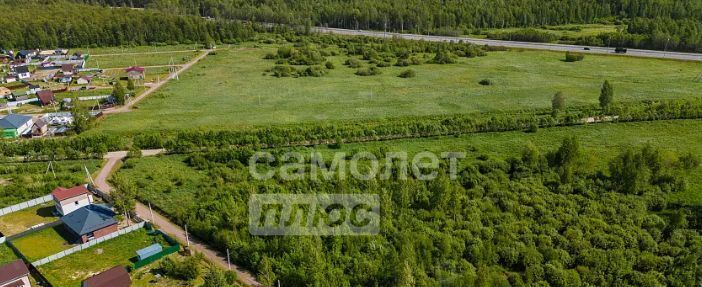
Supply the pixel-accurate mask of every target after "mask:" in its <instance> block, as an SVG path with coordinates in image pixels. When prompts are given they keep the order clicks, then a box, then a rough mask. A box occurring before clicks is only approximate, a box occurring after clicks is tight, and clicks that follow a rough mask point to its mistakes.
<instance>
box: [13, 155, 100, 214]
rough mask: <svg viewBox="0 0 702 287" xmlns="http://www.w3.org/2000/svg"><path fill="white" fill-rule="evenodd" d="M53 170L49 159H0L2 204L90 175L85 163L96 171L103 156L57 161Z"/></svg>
mask: <svg viewBox="0 0 702 287" xmlns="http://www.w3.org/2000/svg"><path fill="white" fill-rule="evenodd" d="M52 165H53V168H54V172H55V173H56V176H54V173H52V172H51V170H49V169H47V168H48V163H46V162H37V163H0V208H2V207H6V206H10V205H13V204H17V203H20V202H24V201H27V200H30V199H34V198H37V197H40V196H44V195H47V194H49V193H51V191H53V190H54V188H56V187H57V186H63V187H72V186H75V185H78V184H85V183H86V182H88V179H87V177H86V175H85V170H84V169H83V167H84V166H85V167H87V168H88V170H90V172H95V171H97V170H98V169H99V168H100V166H101V165H102V161H101V160H72V161H56V162H54V163H53V164H52Z"/></svg>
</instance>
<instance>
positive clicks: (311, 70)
mask: <svg viewBox="0 0 702 287" xmlns="http://www.w3.org/2000/svg"><path fill="white" fill-rule="evenodd" d="M326 73H327V71H325V70H324V69H323V68H322V67H321V66H311V67H307V69H305V71H304V73H303V75H302V76H306V77H321V76H324V75H325V74H326Z"/></svg>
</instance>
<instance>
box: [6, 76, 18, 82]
mask: <svg viewBox="0 0 702 287" xmlns="http://www.w3.org/2000/svg"><path fill="white" fill-rule="evenodd" d="M14 82H17V76H6V77H5V83H6V84H9V83H14Z"/></svg>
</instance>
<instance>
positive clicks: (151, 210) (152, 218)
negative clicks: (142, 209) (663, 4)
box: [149, 201, 155, 224]
mask: <svg viewBox="0 0 702 287" xmlns="http://www.w3.org/2000/svg"><path fill="white" fill-rule="evenodd" d="M149 213H150V214H151V223H152V224H155V223H154V222H155V221H154V211H153V209H151V201H149Z"/></svg>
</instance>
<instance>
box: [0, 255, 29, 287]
mask: <svg viewBox="0 0 702 287" xmlns="http://www.w3.org/2000/svg"><path fill="white" fill-rule="evenodd" d="M31 286H32V284H31V282H30V281H29V269H27V265H25V264H24V261H22V260H21V259H18V260H15V261H12V262H11V263H8V264H5V265H2V266H0V287H31Z"/></svg>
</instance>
